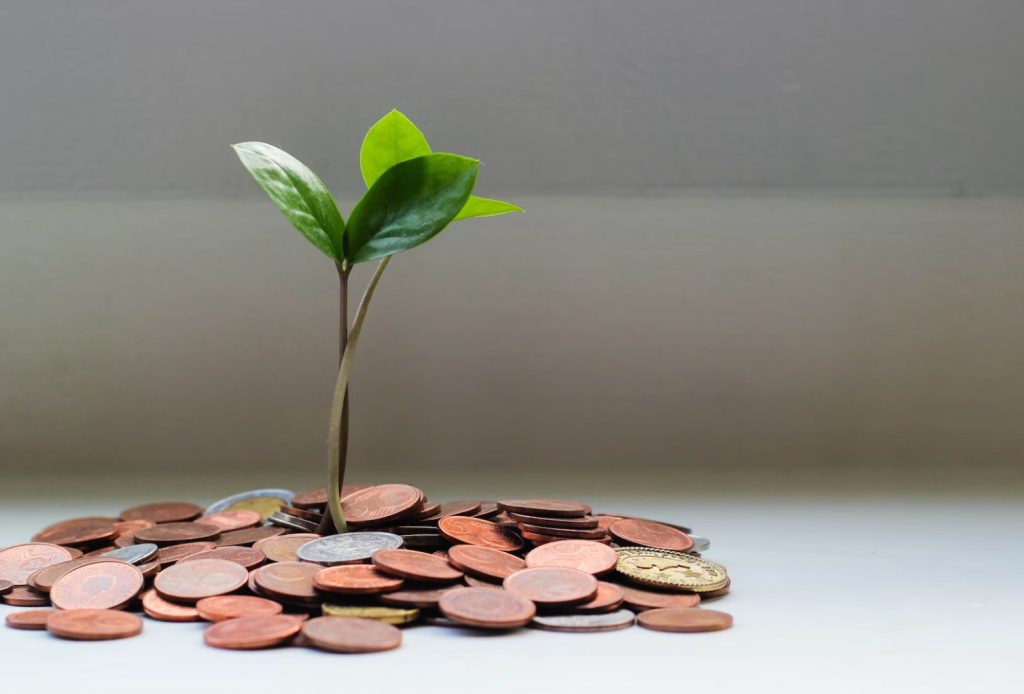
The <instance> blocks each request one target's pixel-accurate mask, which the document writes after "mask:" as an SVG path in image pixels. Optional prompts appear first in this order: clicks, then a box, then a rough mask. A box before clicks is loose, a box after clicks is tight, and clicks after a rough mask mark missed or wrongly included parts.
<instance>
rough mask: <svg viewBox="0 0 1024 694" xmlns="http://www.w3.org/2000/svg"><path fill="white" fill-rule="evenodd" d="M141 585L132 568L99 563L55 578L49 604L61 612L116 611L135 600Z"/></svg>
mask: <svg viewBox="0 0 1024 694" xmlns="http://www.w3.org/2000/svg"><path fill="white" fill-rule="evenodd" d="M144 583H145V579H143V577H142V572H141V571H139V570H138V569H137V568H136V567H134V566H132V565H131V564H126V563H125V562H123V561H118V560H111V561H101V562H96V563H94V564H87V565H85V566H79V567H78V568H76V569H72V570H71V571H69V572H67V573H66V574H64V575H63V576H61V577H60V578H58V579H57V581H56V582H55V583H54V584H53V588H51V589H50V600H51V601H52V602H53V606H54V607H57V608H59V609H61V610H83V609H92V610H112V609H118V608H121V607H124V606H125V605H127V604H128V603H129V602H131V601H132V600H134V599H135V598H136V597H137V596H138V595H139V593H141V592H142V587H143V584H144Z"/></svg>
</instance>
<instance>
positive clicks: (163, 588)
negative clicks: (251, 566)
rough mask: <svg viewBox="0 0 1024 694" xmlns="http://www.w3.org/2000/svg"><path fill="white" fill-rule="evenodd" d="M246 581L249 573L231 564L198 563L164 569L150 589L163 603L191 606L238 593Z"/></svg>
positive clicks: (180, 564)
mask: <svg viewBox="0 0 1024 694" xmlns="http://www.w3.org/2000/svg"><path fill="white" fill-rule="evenodd" d="M248 579H249V572H248V571H246V570H245V569H243V568H242V567H241V566H239V565H238V564H236V563H234V562H232V561H226V560H224V559H199V560H196V561H189V562H179V563H177V564H175V565H174V566H171V567H168V568H166V569H164V570H163V571H161V572H160V573H159V574H158V575H157V577H156V580H154V581H153V587H154V588H156V590H157V592H158V593H160V597H162V598H164V599H165V600H170V601H171V602H181V603H185V604H187V605H192V604H195V603H196V602H197V601H198V600H201V599H203V598H209V597H213V596H214V595H224V594H225V593H230V592H232V591H235V590H238V589H239V588H241V587H242V586H244V585H245V583H246V581H247V580H248Z"/></svg>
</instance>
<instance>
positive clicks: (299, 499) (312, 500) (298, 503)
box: [292, 487, 327, 509]
mask: <svg viewBox="0 0 1024 694" xmlns="http://www.w3.org/2000/svg"><path fill="white" fill-rule="evenodd" d="M326 505H327V487H318V488H317V489H307V490H306V491H304V492H299V493H298V494H296V495H295V496H293V497H292V506H294V507H295V508H302V509H305V508H319V507H322V506H326Z"/></svg>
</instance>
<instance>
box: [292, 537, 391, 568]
mask: <svg viewBox="0 0 1024 694" xmlns="http://www.w3.org/2000/svg"><path fill="white" fill-rule="evenodd" d="M401 546H402V538H401V537H400V536H398V535H393V534H391V533H376V532H360V533H344V534H342V535H329V536H327V537H324V538H321V539H319V540H314V541H313V542H310V543H308V544H304V545H302V546H301V547H300V548H299V549H297V550H296V551H295V554H296V556H297V557H298V558H299V561H306V562H311V563H314V564H320V565H322V566H339V565H341V564H354V563H357V562H363V561H366V560H368V559H369V558H370V557H372V556H373V553H374V552H377V551H380V550H382V549H398V548H399V547H401Z"/></svg>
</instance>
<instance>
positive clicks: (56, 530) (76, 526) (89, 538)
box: [32, 518, 118, 545]
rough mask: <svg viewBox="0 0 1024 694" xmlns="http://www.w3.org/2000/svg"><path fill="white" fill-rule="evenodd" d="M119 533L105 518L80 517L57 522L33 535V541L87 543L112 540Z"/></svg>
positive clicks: (68, 543)
mask: <svg viewBox="0 0 1024 694" xmlns="http://www.w3.org/2000/svg"><path fill="white" fill-rule="evenodd" d="M117 534H118V530H117V526H115V525H114V523H113V522H110V521H109V520H107V519H103V518H78V519H76V520H70V521H64V522H63V523H57V524H55V525H51V526H50V527H48V528H46V529H45V530H42V531H40V532H38V533H36V534H35V535H33V536H32V541H33V542H46V543H49V544H51V545H87V544H92V543H97V542H100V541H101V540H108V541H109V540H110V539H112V538H114V537H116V536H117Z"/></svg>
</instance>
